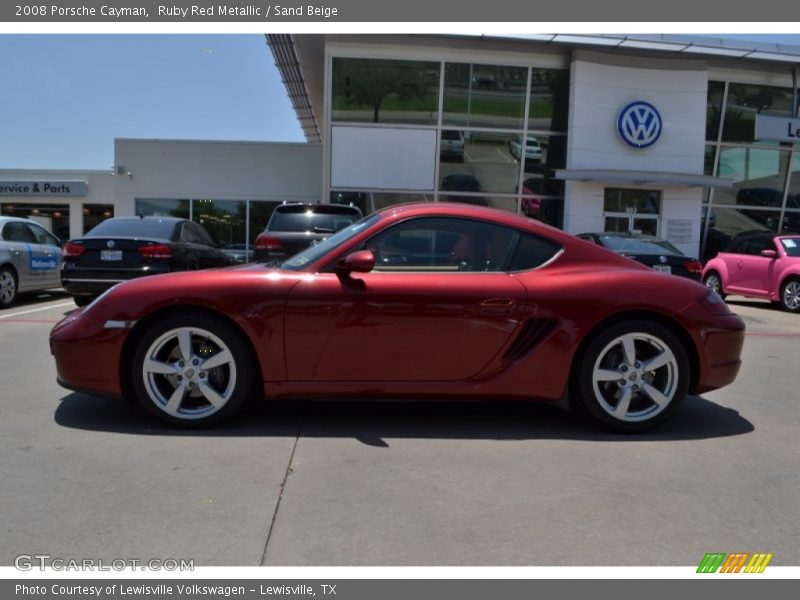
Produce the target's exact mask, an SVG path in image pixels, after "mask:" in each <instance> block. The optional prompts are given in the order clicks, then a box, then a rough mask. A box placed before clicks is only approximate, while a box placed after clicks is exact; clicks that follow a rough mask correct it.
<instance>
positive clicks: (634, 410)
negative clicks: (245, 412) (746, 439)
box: [50, 203, 744, 430]
mask: <svg viewBox="0 0 800 600" xmlns="http://www.w3.org/2000/svg"><path fill="white" fill-rule="evenodd" d="M743 339H744V323H743V321H742V320H741V319H740V318H739V317H738V316H736V315H734V314H732V313H731V312H730V310H729V309H728V307H727V305H726V304H725V303H724V302H723V301H722V299H721V298H720V297H719V296H718V295H717V294H715V293H714V292H713V291H712V290H709V289H707V288H706V287H704V286H703V285H702V284H700V283H696V282H694V281H690V280H688V279H682V278H676V277H664V276H663V275H661V274H659V273H655V272H653V271H652V270H651V269H648V268H647V267H645V266H643V265H640V264H638V263H635V262H633V261H631V260H629V259H627V258H623V257H620V256H618V255H616V254H614V253H613V252H610V251H608V250H605V249H603V248H599V247H597V246H592V245H591V244H588V243H586V242H584V241H583V240H579V239H577V238H575V237H573V236H571V235H569V234H566V233H564V232H562V231H559V230H557V229H553V228H551V227H548V226H546V225H542V224H541V223H537V222H535V221H532V220H530V219H526V218H523V217H518V216H515V215H512V214H508V213H505V212H501V211H498V210H494V209H490V208H485V207H479V206H473V205H465V204H448V203H428V204H413V205H401V206H394V207H391V208H388V209H386V210H383V211H381V212H379V213H375V214H372V215H370V216H368V217H366V218H364V219H362V220H360V221H358V222H356V223H354V224H352V225H351V226H349V227H347V228H346V229H343V230H342V231H340V232H338V233H336V234H334V235H332V236H331V237H329V238H327V239H326V240H324V241H322V242H320V243H319V244H317V245H316V246H312V247H310V248H308V249H306V250H304V251H303V252H301V253H299V254H297V255H295V256H293V257H292V258H290V259H289V260H287V261H286V262H285V263H283V265H282V266H281V268H280V269H269V268H267V267H265V266H264V265H260V264H251V265H243V266H238V267H230V268H227V269H219V270H208V271H195V272H187V273H174V274H166V275H156V276H153V277H145V278H142V279H137V280H134V281H129V282H125V283H121V284H119V285H117V286H115V287H113V288H111V290H109V291H108V292H106V293H105V294H103V295H102V296H101V297H100V298H98V299H97V300H96V301H95V302H93V303H92V304H91V305H89V306H88V307H86V308H84V309H79V310H76V311H74V312H72V313H71V314H70V315H68V316H67V317H66V318H65V319H64V320H63V321H61V322H60V323H59V324H58V325H56V326H55V327H54V328H53V331H52V333H51V335H50V344H51V349H52V352H53V354H54V356H55V359H56V365H57V368H58V380H59V382H60V383H61V385H63V386H64V387H67V388H69V389H74V390H81V391H86V392H88V393H94V394H106V395H111V396H127V397H130V398H135V399H137V400H138V401H139V402H141V403H142V404H143V405H144V406H145V407H146V408H147V409H148V410H149V411H150V412H152V413H153V414H155V415H156V416H157V417H160V418H161V419H163V420H165V421H168V422H170V423H174V424H178V425H186V426H197V425H201V424H206V423H210V422H212V421H216V420H218V419H222V418H223V417H226V416H229V415H231V414H232V413H234V412H235V411H236V410H237V409H238V408H239V407H240V406H241V405H242V403H243V402H244V401H245V399H246V398H247V397H248V395H250V393H251V392H263V394H264V395H265V396H266V397H267V398H269V399H291V398H350V399H353V398H364V399H378V398H426V399H428V398H430V399H444V398H451V399H467V398H475V399H478V398H480V399H525V400H538V401H544V402H552V403H559V404H561V405H564V404H566V403H567V402H568V401H572V402H573V403H574V404H576V405H578V406H581V407H583V409H585V412H586V413H588V415H590V416H591V417H593V418H594V419H596V420H597V421H599V422H601V423H602V424H605V425H607V426H611V427H614V428H618V429H623V430H638V429H643V428H645V427H648V426H652V425H654V424H656V423H658V422H661V421H663V420H665V419H667V418H668V417H669V416H670V415H672V414H673V413H674V412H675V410H676V409H677V408H678V406H679V404H680V403H681V401H682V400H683V399H684V397H685V396H686V395H687V393H702V392H705V391H708V390H713V389H715V388H719V387H721V386H724V385H727V384H729V383H731V382H732V381H733V380H734V378H735V377H736V374H737V372H738V371H739V365H740V352H741V348H742V342H743ZM259 395H260V394H259Z"/></svg>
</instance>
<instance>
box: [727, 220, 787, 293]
mask: <svg viewBox="0 0 800 600" xmlns="http://www.w3.org/2000/svg"><path fill="white" fill-rule="evenodd" d="M772 237H773V234H770V233H766V234H763V235H754V236H752V237H748V238H746V239H745V240H742V244H741V245H740V246H739V247H738V250H739V251H738V253H737V254H735V255H731V256H732V258H733V260H732V261H731V262H732V263H733V264H729V265H728V271H729V276H730V279H731V283H730V284H729V285H728V286H727V288H726V291H730V292H739V293H742V294H747V295H751V296H766V295H767V294H768V293H769V284H768V282H769V281H770V280H771V279H772V278H773V274H772V273H771V271H774V269H775V259H774V258H769V257H767V256H761V251H762V250H767V249H771V250H777V249H776V248H775V244H774V243H773V241H772Z"/></svg>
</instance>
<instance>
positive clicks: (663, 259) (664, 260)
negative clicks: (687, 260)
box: [658, 254, 667, 263]
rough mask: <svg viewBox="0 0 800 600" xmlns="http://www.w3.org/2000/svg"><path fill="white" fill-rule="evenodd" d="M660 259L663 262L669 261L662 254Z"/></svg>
mask: <svg viewBox="0 0 800 600" xmlns="http://www.w3.org/2000/svg"><path fill="white" fill-rule="evenodd" d="M658 260H660V261H661V262H662V263H665V262H667V257H666V256H664V255H663V254H662V255H661V256H659V257H658Z"/></svg>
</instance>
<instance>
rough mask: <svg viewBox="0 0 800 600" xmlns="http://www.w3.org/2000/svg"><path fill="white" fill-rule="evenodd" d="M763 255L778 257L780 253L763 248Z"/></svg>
mask: <svg viewBox="0 0 800 600" xmlns="http://www.w3.org/2000/svg"><path fill="white" fill-rule="evenodd" d="M761 256H765V257H767V258H777V256H778V253H777V252H775V250H762V251H761Z"/></svg>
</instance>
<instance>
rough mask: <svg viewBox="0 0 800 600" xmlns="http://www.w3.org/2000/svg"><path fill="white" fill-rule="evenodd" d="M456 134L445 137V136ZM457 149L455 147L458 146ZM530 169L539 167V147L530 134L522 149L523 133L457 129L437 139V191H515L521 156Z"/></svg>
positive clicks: (540, 154) (540, 161)
mask: <svg viewBox="0 0 800 600" xmlns="http://www.w3.org/2000/svg"><path fill="white" fill-rule="evenodd" d="M453 135H455V136H457V137H458V139H457V140H448V139H446V137H445V136H453ZM459 146H460V148H461V150H460V151H458V150H456V148H457V147H459ZM523 155H524V156H525V159H524V160H525V163H526V164H529V165H530V168H531V169H534V168H536V169H541V168H542V166H541V165H542V155H543V150H542V146H541V145H540V144H539V142H538V140H536V139H535V138H533V137H529V138H528V145H527V148H523V145H522V136H521V135H515V134H510V133H488V132H483V131H466V130H458V131H456V132H447V131H445V132H443V135H442V140H441V141H440V163H439V191H440V192H475V193H482V192H487V193H495V194H498V193H499V194H502V193H508V194H513V193H516V191H517V190H516V186H517V182H518V181H519V169H520V164H519V162H520V157H522V156H523Z"/></svg>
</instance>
